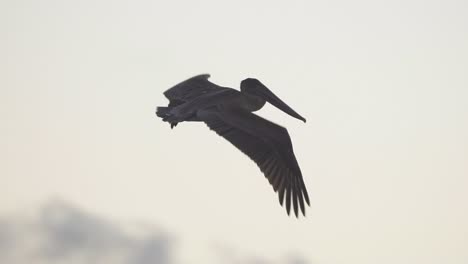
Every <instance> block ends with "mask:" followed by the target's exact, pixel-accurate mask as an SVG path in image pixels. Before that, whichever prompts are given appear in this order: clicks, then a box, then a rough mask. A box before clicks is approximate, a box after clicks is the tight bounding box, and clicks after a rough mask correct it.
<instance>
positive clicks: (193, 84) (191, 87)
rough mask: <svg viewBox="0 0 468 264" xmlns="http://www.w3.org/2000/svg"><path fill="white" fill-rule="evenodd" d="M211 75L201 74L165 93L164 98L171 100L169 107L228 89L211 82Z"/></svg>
mask: <svg viewBox="0 0 468 264" xmlns="http://www.w3.org/2000/svg"><path fill="white" fill-rule="evenodd" d="M209 77H210V75H209V74H201V75H197V76H195V77H192V78H190V79H188V80H185V81H183V82H181V83H179V84H177V85H175V86H174V87H172V88H169V89H168V90H167V91H165V92H164V96H166V98H167V99H169V100H170V103H169V106H177V105H180V104H183V103H185V102H188V101H191V100H193V99H194V98H196V97H198V96H201V95H203V94H207V93H211V92H215V91H219V90H222V89H226V88H224V87H221V86H218V85H216V84H214V83H212V82H210V81H208V78H209Z"/></svg>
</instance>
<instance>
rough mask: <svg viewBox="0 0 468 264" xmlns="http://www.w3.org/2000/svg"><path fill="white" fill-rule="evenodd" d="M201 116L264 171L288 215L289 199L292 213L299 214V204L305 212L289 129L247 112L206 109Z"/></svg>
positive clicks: (299, 171)
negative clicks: (292, 209) (292, 208)
mask: <svg viewBox="0 0 468 264" xmlns="http://www.w3.org/2000/svg"><path fill="white" fill-rule="evenodd" d="M200 116H201V117H202V118H201V119H202V120H203V121H204V122H205V123H206V124H207V125H208V127H209V128H210V129H211V130H214V131H215V132H216V133H217V134H218V135H220V136H222V137H223V138H225V139H226V140H228V141H229V142H231V143H232V144H233V145H234V146H236V147H237V148H238V149H239V150H240V151H242V152H243V153H244V154H246V155H247V156H249V157H250V159H252V160H253V161H254V162H255V163H256V164H257V165H258V167H259V168H260V170H261V171H262V172H263V173H264V175H265V177H266V178H267V179H268V181H269V182H270V184H271V185H272V186H273V189H274V191H275V192H278V196H279V202H280V204H281V205H283V201H284V200H286V211H287V213H288V215H289V213H290V209H291V200H292V204H293V207H294V213H295V214H296V217H297V216H298V207H300V209H301V211H302V214H303V215H305V205H304V200H305V201H306V203H307V204H308V205H310V202H309V196H308V194H307V190H306V187H305V184H304V180H303V178H302V173H301V170H300V168H299V165H298V163H297V161H296V157H295V156H294V152H293V147H292V143H291V139H290V137H289V134H288V131H287V130H286V129H285V128H284V127H281V126H279V125H276V124H274V123H272V122H270V121H268V120H266V119H263V118H261V117H259V116H257V115H255V114H253V113H250V112H243V111H242V112H241V111H239V112H234V111H221V112H205V113H201V114H200Z"/></svg>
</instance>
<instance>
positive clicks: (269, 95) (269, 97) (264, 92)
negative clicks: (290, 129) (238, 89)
mask: <svg viewBox="0 0 468 264" xmlns="http://www.w3.org/2000/svg"><path fill="white" fill-rule="evenodd" d="M262 86H263V87H262V88H264V89H259V91H258V92H260V94H261V96H262V97H263V98H264V99H265V100H266V101H267V102H269V103H270V104H272V105H274V106H275V107H277V108H278V109H280V110H281V111H283V112H285V113H286V114H288V115H290V116H292V117H295V118H297V119H299V120H302V121H304V123H305V122H306V119H305V118H304V117H302V116H301V115H300V114H298V113H297V112H296V111H294V110H293V109H292V108H291V107H289V106H288V105H287V104H286V103H285V102H283V101H282V100H281V99H279V97H278V96H276V95H275V94H274V93H273V92H272V91H270V90H269V89H268V88H267V87H266V86H264V85H262Z"/></svg>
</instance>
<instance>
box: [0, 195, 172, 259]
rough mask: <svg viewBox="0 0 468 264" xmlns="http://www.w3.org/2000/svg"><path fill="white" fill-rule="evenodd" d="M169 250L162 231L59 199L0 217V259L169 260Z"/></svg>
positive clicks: (168, 239) (169, 240)
mask: <svg viewBox="0 0 468 264" xmlns="http://www.w3.org/2000/svg"><path fill="white" fill-rule="evenodd" d="M141 233H143V234H141ZM172 250H173V243H172V238H171V237H170V236H169V235H168V234H167V232H162V231H156V230H143V232H140V233H137V232H130V231H127V230H124V229H123V228H122V227H119V226H116V225H114V224H113V223H112V222H110V221H107V220H104V219H102V218H99V217H97V216H95V215H93V214H90V213H88V212H84V211H82V210H79V209H77V208H76V207H74V206H72V205H70V204H68V203H65V202H61V201H54V202H50V203H48V204H46V205H45V206H44V207H42V208H41V209H40V210H39V213H37V214H35V215H33V216H22V217H11V218H6V219H0V263H18V264H20V263H67V264H68V263H121V264H127V263H129V264H130V263H132V264H149V263H151V264H154V263H158V264H171V263H173V256H172V254H173V252H172Z"/></svg>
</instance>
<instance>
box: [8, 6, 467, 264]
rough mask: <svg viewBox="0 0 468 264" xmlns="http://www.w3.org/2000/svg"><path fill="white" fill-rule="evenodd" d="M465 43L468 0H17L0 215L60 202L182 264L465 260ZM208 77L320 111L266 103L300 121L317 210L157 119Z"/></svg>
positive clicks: (230, 151)
mask: <svg viewBox="0 0 468 264" xmlns="http://www.w3.org/2000/svg"><path fill="white" fill-rule="evenodd" d="M467 47H468V2H466V1H441V0H440V1H362V0H360V1H287V2H286V1H167V2H164V1H115V0H113V1H110V0H101V1H59V0H55V1H53V0H44V1H32V0H16V1H13V0H11V1H8V0H1V1H0V118H1V119H0V120H2V122H1V123H0V133H1V137H0V160H1V166H0V180H1V184H0V193H1V197H2V198H1V199H0V214H2V215H3V216H4V217H7V218H8V217H9V215H12V214H14V213H15V212H29V211H30V210H32V208H38V207H41V206H43V205H44V204H47V202H48V201H49V200H50V199H60V200H64V201H69V202H71V203H73V204H74V205H75V206H77V207H79V208H84V209H85V210H87V211H89V212H92V213H95V214H99V215H101V216H104V217H105V218H106V219H111V220H110V221H115V222H122V223H133V222H138V221H142V222H145V223H151V224H154V225H157V226H162V227H164V228H165V229H167V230H168V232H170V233H173V234H174V235H175V236H176V237H177V239H178V242H177V248H178V251H177V252H178V253H177V256H176V259H177V261H178V263H219V259H217V258H216V257H214V256H213V251H214V250H213V248H220V247H221V248H224V247H226V248H233V249H235V250H238V251H239V252H244V253H245V254H248V255H252V256H259V257H261V258H266V259H268V260H271V261H275V260H278V259H283V258H287V257H288V256H302V257H303V258H304V259H305V260H307V263H314V264H315V263H319V264H335V263H337V264H341V263H343V264H354V263H356V264H371V263H372V264H373V263H382V264H385V263H389V264H390V263H392V264H393V263H434V264H435V263H453V264H458V263H460V264H462V263H467V262H468V250H467V248H468V224H467V223H468V203H467V202H466V201H468V192H467V188H468V136H467V135H468V74H467V70H468V48H467ZM200 73H210V74H211V75H212V78H211V80H212V81H214V82H216V83H218V84H221V85H224V86H230V87H233V88H238V86H239V82H240V81H241V80H242V79H244V78H246V77H255V78H258V79H260V80H261V81H262V82H263V83H264V84H266V85H267V86H268V87H269V88H270V89H271V90H272V91H274V92H275V93H276V94H277V95H278V96H280V97H281V98H282V99H284V101H286V102H287V103H288V104H289V105H290V106H292V107H293V108H294V109H295V110H296V111H297V112H299V113H300V114H301V115H302V116H304V117H306V118H307V120H308V122H307V123H306V124H304V123H302V122H300V121H297V120H295V119H293V118H290V117H288V116H286V115H285V114H283V113H281V112H280V111H278V110H276V109H274V108H273V107H271V106H267V107H266V108H265V109H262V110H261V111H260V114H261V115H262V116H264V117H266V118H268V119H270V120H272V121H274V122H276V123H279V124H281V125H284V126H286V127H287V128H288V130H289V133H290V135H291V137H292V141H293V144H294V149H295V152H296V156H297V159H298V162H299V164H300V165H301V168H302V172H303V174H304V178H305V182H306V185H307V187H308V190H309V194H310V196H311V207H310V208H308V209H309V210H308V212H307V213H308V215H307V218H302V219H299V220H297V219H295V218H292V217H287V215H286V214H285V210H284V209H283V208H281V207H280V206H279V203H278V199H277V196H276V194H274V193H273V191H272V190H271V186H270V185H269V184H268V182H267V180H266V179H265V178H264V177H263V175H262V174H261V173H260V171H259V169H258V168H257V167H256V166H255V164H254V163H253V162H251V161H250V160H249V159H248V158H247V157H246V156H244V155H243V154H242V153H241V152H240V151H238V150H236V149H235V148H234V147H233V146H231V145H230V144H229V143H228V142H226V141H225V140H224V139H222V138H220V137H218V136H217V135H216V134H215V133H213V132H210V131H209V130H208V128H207V127H206V126H205V125H204V124H196V123H186V124H181V125H179V126H177V127H176V128H175V129H174V130H171V129H169V126H168V125H167V124H166V123H162V122H161V121H160V120H159V119H157V118H156V116H155V114H154V110H155V107H156V106H157V105H164V104H166V103H167V101H166V99H165V98H164V97H163V95H162V92H163V91H164V90H166V89H167V88H169V87H171V86H172V85H174V84H176V83H178V82H180V81H182V80H184V79H186V78H189V77H191V76H193V75H196V74H200ZM200 150H203V152H200ZM208 162H209V165H208ZM213 198H214V199H213ZM275 263H279V262H275Z"/></svg>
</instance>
